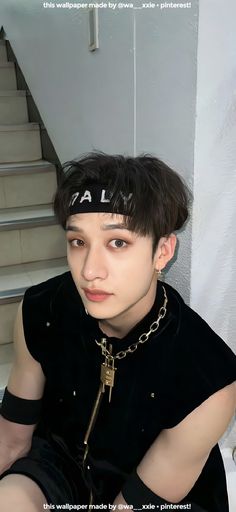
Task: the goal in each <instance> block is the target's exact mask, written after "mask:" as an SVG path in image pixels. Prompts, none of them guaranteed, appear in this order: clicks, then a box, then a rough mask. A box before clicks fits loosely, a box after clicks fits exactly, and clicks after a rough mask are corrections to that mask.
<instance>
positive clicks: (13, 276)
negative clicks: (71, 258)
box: [0, 257, 68, 305]
mask: <svg viewBox="0 0 236 512" xmlns="http://www.w3.org/2000/svg"><path fill="white" fill-rule="evenodd" d="M67 269H68V265H67V260H66V258H65V257H64V258H56V259H53V260H44V261H35V262H33V263H32V262H31V263H24V264H21V265H10V266H6V267H1V268H0V305H2V304H9V303H12V302H19V301H20V300H21V299H22V297H23V295H24V292H25V290H26V289H27V288H29V286H32V285H34V284H37V283H40V282H42V281H46V279H49V278H50V277H54V276H56V275H59V274H62V273H63V272H65V271H66V270H67Z"/></svg>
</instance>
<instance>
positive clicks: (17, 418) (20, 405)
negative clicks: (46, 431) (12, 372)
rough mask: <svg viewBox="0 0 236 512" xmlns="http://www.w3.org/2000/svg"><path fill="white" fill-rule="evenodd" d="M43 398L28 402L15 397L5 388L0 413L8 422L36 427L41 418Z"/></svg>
mask: <svg viewBox="0 0 236 512" xmlns="http://www.w3.org/2000/svg"><path fill="white" fill-rule="evenodd" d="M41 407H42V398H41V399H39V400H28V399H27V400H26V399H25V398H19V397H18V396H15V395H13V394H12V393H10V391H8V389H7V388H5V392H4V395H3V399H2V407H1V409H0V413H1V415H2V416H3V418H5V419H6V420H8V421H13V422H14V423H20V424H22V425H35V423H37V422H38V420H39V418H40V413H41Z"/></svg>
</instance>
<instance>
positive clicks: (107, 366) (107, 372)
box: [95, 286, 168, 402]
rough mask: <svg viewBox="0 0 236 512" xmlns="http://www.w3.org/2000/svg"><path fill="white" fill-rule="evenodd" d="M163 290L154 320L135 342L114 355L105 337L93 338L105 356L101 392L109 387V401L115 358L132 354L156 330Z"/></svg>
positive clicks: (159, 317)
mask: <svg viewBox="0 0 236 512" xmlns="http://www.w3.org/2000/svg"><path fill="white" fill-rule="evenodd" d="M162 289H163V292H164V303H163V305H162V306H161V307H160V309H159V313H158V317H157V320H155V322H153V323H152V324H151V325H150V328H149V331H148V332H145V333H143V334H141V336H139V339H138V341H137V342H136V343H132V344H131V345H130V346H129V347H128V348H127V349H126V350H120V351H119V352H117V354H116V355H114V356H113V355H112V345H109V350H108V349H107V340H106V338H102V339H101V341H100V342H98V341H97V340H95V342H96V344H97V345H98V346H99V347H101V350H102V355H103V356H104V357H105V361H104V362H103V363H102V364H101V375H100V378H101V382H102V393H104V391H105V386H108V387H109V402H110V401H111V393H112V388H113V387H114V381H115V371H116V370H117V368H115V359H123V358H124V357H126V356H127V354H129V353H130V354H132V353H133V352H135V351H136V350H137V348H138V346H139V345H143V344H144V343H146V341H147V340H148V339H149V337H150V335H151V334H152V333H153V332H155V331H157V329H158V327H159V324H160V321H161V319H162V318H164V316H165V315H166V306H167V302H168V299H167V295H166V290H165V288H164V286H162Z"/></svg>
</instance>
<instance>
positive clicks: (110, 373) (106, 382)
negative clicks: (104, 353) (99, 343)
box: [101, 358, 116, 402]
mask: <svg viewBox="0 0 236 512" xmlns="http://www.w3.org/2000/svg"><path fill="white" fill-rule="evenodd" d="M115 371H116V368H115V366H114V359H113V358H109V361H108V359H107V358H106V361H105V363H102V364H101V382H102V392H103V393H104V391H105V386H108V387H109V388H110V389H109V402H110V401H111V393H112V388H113V387H114V382H115Z"/></svg>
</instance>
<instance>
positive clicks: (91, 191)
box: [69, 184, 133, 215]
mask: <svg viewBox="0 0 236 512" xmlns="http://www.w3.org/2000/svg"><path fill="white" fill-rule="evenodd" d="M132 195H133V194H132V193H130V194H129V195H128V196H126V195H125V194H123V192H121V191H120V192H119V193H118V195H117V200H116V201H115V204H114V202H112V198H113V192H112V191H111V190H108V189H106V188H104V187H102V186H101V185H99V184H98V185H95V184H93V185H87V187H84V188H82V189H81V190H80V191H78V192H74V194H72V196H71V199H70V202H69V212H70V215H74V214H76V213H90V212H109V213H119V214H121V215H127V211H128V208H127V207H128V202H129V201H130V199H131V197H132Z"/></svg>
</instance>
